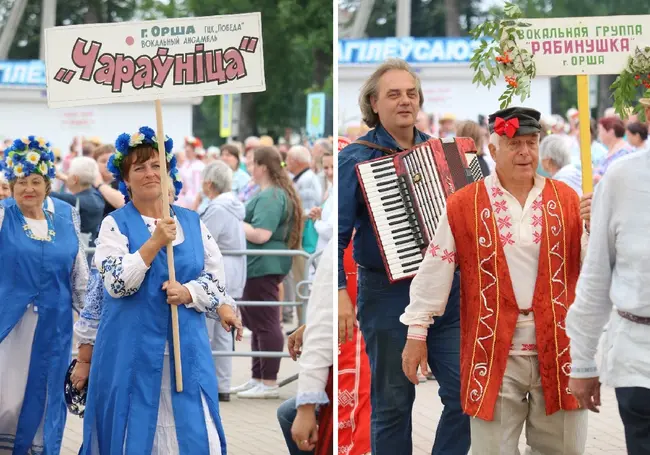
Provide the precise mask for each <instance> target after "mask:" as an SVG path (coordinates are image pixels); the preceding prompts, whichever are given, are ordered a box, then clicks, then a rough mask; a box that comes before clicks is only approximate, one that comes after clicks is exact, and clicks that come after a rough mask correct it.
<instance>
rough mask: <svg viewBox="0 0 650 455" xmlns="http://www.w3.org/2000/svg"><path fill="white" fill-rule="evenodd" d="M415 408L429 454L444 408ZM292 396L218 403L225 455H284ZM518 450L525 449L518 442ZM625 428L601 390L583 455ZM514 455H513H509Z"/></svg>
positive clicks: (615, 442) (69, 436)
mask: <svg viewBox="0 0 650 455" xmlns="http://www.w3.org/2000/svg"><path fill="white" fill-rule="evenodd" d="M249 346H250V345H249V339H244V341H243V342H241V343H238V346H237V349H238V350H239V351H247V350H249ZM249 368H250V359H249V358H242V357H235V358H234V360H233V384H239V383H241V382H244V381H246V380H247V379H248V377H249V374H250V370H249ZM296 372H297V365H296V364H295V363H294V362H292V361H291V360H290V359H283V360H282V364H281V368H280V378H281V379H283V378H286V377H289V376H291V375H293V374H295V373H296ZM416 390H417V398H416V401H415V408H414V411H413V412H414V414H413V415H414V426H413V445H414V449H413V454H414V455H426V454H429V453H431V445H432V443H433V438H434V434H435V428H436V425H437V423H438V419H439V417H440V412H441V409H442V406H441V404H440V399H439V398H438V384H437V382H435V381H427V382H425V383H424V384H421V385H419V386H418V387H417V388H416ZM295 393H296V383H295V382H294V383H291V384H289V385H288V386H286V387H284V388H282V389H281V393H280V396H281V398H280V400H238V399H237V398H235V397H234V396H233V400H232V401H231V402H230V403H221V416H222V421H223V425H224V427H225V430H226V435H227V437H228V446H229V450H228V453H229V455H250V454H256V455H283V454H286V453H287V451H286V446H285V444H284V439H283V437H282V434H281V432H280V427H279V426H278V423H277V420H276V409H277V407H278V406H279V405H280V404H281V403H282V401H284V400H285V399H288V398H291V397H292V396H294V395H295ZM81 435H82V425H81V420H80V419H79V418H78V417H75V416H70V417H69V418H68V425H67V428H66V433H65V437H64V441H63V450H62V451H61V455H76V454H77V453H78V450H79V446H80V445H81V439H82V436H81ZM521 442H522V444H521V446H520V449H521V450H522V453H523V450H524V449H525V440H524V439H523V437H522V441H521ZM625 453H626V450H625V438H624V435H623V425H622V423H621V420H620V417H619V415H618V410H617V407H616V399H615V397H614V391H613V390H612V389H609V388H605V389H603V407H602V408H601V412H600V414H593V413H590V414H589V435H588V440H587V450H586V452H585V455H605V454H608V455H625ZM513 455H514V454H513Z"/></svg>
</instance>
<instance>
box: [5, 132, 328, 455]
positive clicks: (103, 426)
mask: <svg viewBox="0 0 650 455" xmlns="http://www.w3.org/2000/svg"><path fill="white" fill-rule="evenodd" d="M75 144H78V141H75V142H74V144H73V146H71V153H69V154H68V155H66V156H64V157H61V154H60V151H58V150H56V151H55V149H54V148H53V147H52V146H51V145H50V144H49V143H48V142H47V140H46V139H43V138H40V137H38V136H28V137H21V138H18V139H15V140H12V141H6V142H5V143H4V144H3V147H2V149H3V150H2V152H1V153H0V163H1V164H0V245H1V248H2V251H3V259H4V260H7V261H11V262H12V263H15V264H16V267H15V269H14V270H15V272H13V273H10V274H3V276H2V278H1V279H0V296H2V298H3V300H4V301H7V302H9V303H8V307H7V308H8V309H7V310H6V311H5V310H3V312H2V313H1V314H0V369H2V370H3V371H9V372H11V374H7V375H4V374H3V375H2V379H0V441H2V444H0V446H1V448H0V452H1V451H2V450H5V449H6V450H9V453H11V452H12V451H17V452H14V453H27V452H29V453H32V452H33V453H41V451H43V450H45V451H46V452H47V453H58V452H59V450H60V448H61V443H62V437H63V428H64V425H65V420H66V413H67V412H68V410H69V411H70V412H73V413H77V414H82V415H83V416H84V440H83V446H82V449H81V452H80V453H84V454H97V453H109V452H113V451H114V449H115V447H121V446H124V447H125V448H126V450H127V452H129V453H130V451H134V453H135V452H138V453H156V454H174V453H177V454H178V453H206V454H208V453H209V454H217V453H219V454H222V453H223V454H225V453H226V435H227V431H224V426H227V425H222V424H221V418H220V416H219V407H218V402H220V401H221V402H224V401H230V400H231V394H236V396H237V397H238V398H240V399H246V398H247V399H260V398H264V399H266V398H279V396H280V395H279V389H278V386H277V376H278V372H279V369H280V360H281V359H280V357H275V358H274V357H261V358H259V357H254V358H253V359H252V365H251V379H250V380H249V381H248V382H247V383H245V384H242V385H232V384H231V376H232V357H229V356H223V355H221V356H216V357H214V358H213V356H212V354H211V351H221V352H223V351H226V352H229V351H230V352H231V351H233V349H234V343H235V340H242V337H243V336H244V335H246V334H247V335H249V336H250V338H251V350H252V351H273V352H278V353H279V352H282V351H283V350H284V349H283V348H284V334H283V333H282V323H284V324H288V325H291V324H293V323H294V317H295V316H296V315H294V314H293V308H292V307H286V308H288V311H285V312H281V310H280V308H281V307H279V306H277V305H275V306H255V307H247V306H238V305H237V301H238V300H244V301H257V302H278V301H289V300H294V301H299V300H300V298H299V297H298V295H297V293H296V290H295V289H296V287H297V286H298V285H299V284H300V283H301V282H305V281H307V282H310V281H311V280H312V279H315V276H314V274H317V276H320V280H321V281H323V283H321V288H322V287H323V286H324V285H325V284H326V283H325V281H324V277H326V276H327V272H326V271H323V270H321V269H327V267H320V264H321V262H320V261H317V262H318V264H319V266H318V267H316V265H315V264H313V265H312V267H311V270H306V263H307V261H306V260H305V255H304V254H303V255H298V256H291V255H284V256H282V255H281V256H273V255H256V254H255V251H254V250H281V251H280V252H282V251H287V250H294V251H299V252H300V251H303V252H306V253H307V254H315V253H319V254H320V253H323V257H325V258H327V257H328V256H329V261H330V262H332V261H333V259H332V256H331V254H327V246H328V245H329V244H330V243H331V242H330V239H331V237H332V232H333V226H332V200H333V199H332V198H333V197H334V187H333V186H332V182H333V171H334V170H333V152H332V141H331V139H320V140H317V141H316V142H315V143H313V144H306V145H303V144H296V145H292V146H287V145H286V144H284V143H281V144H277V145H276V144H274V141H273V139H272V138H271V137H268V136H263V137H249V138H247V139H246V140H245V141H244V142H243V143H239V142H228V143H227V144H225V145H223V146H221V147H220V148H216V147H209V148H208V150H207V152H206V150H205V149H204V147H203V144H202V143H201V140H200V139H198V138H196V137H186V138H185V139H184V141H183V143H182V146H183V148H182V149H176V148H174V145H173V141H172V140H171V139H169V138H166V141H165V151H164V153H165V158H166V163H167V164H166V172H161V165H160V159H159V150H158V143H157V140H156V139H155V132H154V131H153V130H152V129H151V128H148V127H141V128H139V129H138V130H137V131H136V132H135V133H133V134H126V133H125V134H122V135H120V136H118V137H117V139H116V140H115V141H114V142H110V141H107V142H105V143H103V142H101V141H99V140H97V139H96V138H92V139H85V140H83V141H82V142H81V147H80V148H79V149H78V150H77V149H75V147H74V145H75ZM160 153H162V152H160ZM165 175H167V177H165ZM163 188H168V189H169V196H170V199H169V201H170V204H172V205H171V207H170V211H169V213H166V212H165V211H164V208H163V203H162V198H161V194H162V191H163ZM23 232H24V235H23V234H22V233H23ZM170 244H171V245H173V251H174V265H175V267H174V268H175V278H174V279H171V278H170V277H171V273H170V271H169V270H168V264H167V257H166V255H165V248H166V247H167V246H168V245H170ZM243 250H248V251H250V253H249V254H248V255H242V254H241V253H238V254H228V252H229V251H239V252H241V251H243ZM55 264H56V266H54V265H55ZM330 270H331V269H330ZM329 275H331V273H330V274H329ZM16 283H21V284H20V285H19V286H18V285H16ZM329 283H330V295H329V298H328V297H327V295H326V294H324V292H325V291H324V290H322V289H321V288H317V287H315V288H314V292H313V295H312V298H311V300H310V304H311V305H313V306H314V307H315V308H319V306H320V307H321V308H322V305H323V302H322V300H323V299H328V300H327V301H328V302H329V303H330V305H329V306H330V307H331V300H332V297H331V277H330V279H329ZM118 302H119V304H114V303H118ZM312 302H313V304H312ZM168 305H173V306H176V307H177V308H178V320H179V326H180V328H181V334H182V335H181V337H182V342H181V348H180V354H181V359H182V365H181V371H183V377H182V379H183V381H182V382H183V385H182V387H183V389H184V391H183V393H175V391H176V388H177V380H178V379H179V378H177V377H176V375H175V373H174V372H175V366H174V362H173V359H174V355H173V352H174V350H173V349H172V340H173V337H172V334H171V332H172V329H171V326H170V313H169V311H161V309H162V308H166V307H167V306H168ZM73 310H74V311H76V312H77V313H79V315H78V317H75V321H76V322H74V327H73V325H72V322H73V317H72V315H73ZM302 313H303V312H302V308H301V307H298V311H297V316H298V325H297V326H294V327H293V328H292V330H291V331H290V333H293V334H294V336H293V337H292V338H291V342H292V343H293V344H294V347H296V346H295V342H296V340H297V338H298V337H299V347H300V346H303V345H304V349H305V355H304V356H303V358H301V375H300V380H299V388H298V395H297V397H296V398H295V399H294V401H293V403H294V408H295V409H297V411H294V412H296V413H297V416H293V418H292V419H291V422H293V421H294V420H295V426H296V429H295V431H294V434H292V433H291V425H290V426H289V432H288V433H287V434H286V436H287V438H288V439H287V444H293V445H295V444H300V445H303V446H304V448H305V449H306V448H311V449H314V448H315V447H316V441H317V438H315V437H312V436H311V435H310V432H311V430H312V429H311V428H310V426H309V425H308V424H305V422H309V419H310V416H311V419H312V420H314V419H315V418H316V413H317V412H318V413H319V418H323V417H324V416H325V415H326V414H327V413H328V412H327V409H328V408H327V406H326V405H327V403H330V402H331V399H332V395H331V391H330V393H329V394H327V387H326V386H327V370H328V369H331V364H332V362H333V361H332V358H331V356H330V358H329V360H328V361H329V365H327V364H326V366H327V367H328V368H325V383H323V384H321V383H320V382H318V381H316V383H315V384H314V382H313V381H312V382H310V380H309V379H308V378H309V377H311V376H312V372H313V371H314V370H318V369H319V368H320V369H321V370H322V368H323V367H322V365H321V363H322V362H320V363H319V362H318V355H319V354H320V350H321V349H322V347H320V348H316V347H315V346H318V343H319V341H318V340H319V338H320V344H322V343H323V333H322V329H321V328H320V326H321V325H322V324H321V322H322V321H321V319H319V318H321V317H322V314H321V312H320V311H317V312H316V313H314V311H312V310H310V311H309V312H308V313H309V314H307V315H304V314H302ZM310 314H311V316H310ZM330 314H331V313H330ZM330 319H331V318H330ZM310 321H316V322H314V323H310ZM201 325H204V326H207V331H206V330H204V329H203V330H202V329H200V326H201ZM306 326H307V327H311V330H310V329H307V330H305V327H306ZM294 332H295V333H294ZM305 332H306V333H305ZM206 333H207V337H206V336H204V335H205V334H206ZM310 333H311V335H310ZM303 338H304V341H303ZM309 340H315V341H309ZM73 341H74V343H73ZM331 343H332V340H331V334H330V340H329V346H330V347H331ZM73 344H74V346H75V347H76V348H77V349H78V355H77V357H76V359H75V360H73V361H72V363H71V352H72V347H73ZM314 351H315V352H316V354H313V353H311V352H314ZM330 351H331V349H330ZM30 353H31V354H30ZM308 353H309V354H308ZM17 356H18V357H20V361H19V362H16V361H15V360H16V357H17ZM52 359H56V361H52ZM164 359H167V360H164ZM303 359H304V361H303ZM326 363H327V362H326ZM330 373H331V371H330ZM330 376H331V374H330ZM64 384H65V387H64ZM330 389H331V384H330ZM23 392H24V393H23ZM316 392H320V393H316ZM152 396H156V397H159V399H156V400H151V397H152ZM330 415H331V414H330ZM179 416H184V417H183V419H182V420H180V419H179ZM281 423H282V421H281ZM325 427H327V425H325ZM330 427H331V421H330ZM283 429H284V428H283ZM305 432H306V436H303V434H305ZM330 433H331V432H330ZM329 439H330V441H331V434H330V435H329ZM321 441H322V442H321V443H320V444H319V450H320V451H322V452H319V453H327V444H326V443H327V435H325V436H323V437H322V438H321ZM323 447H325V449H324V448H323ZM323 450H325V451H323ZM329 450H330V451H331V442H330V447H329Z"/></svg>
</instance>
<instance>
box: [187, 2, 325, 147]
mask: <svg viewBox="0 0 650 455" xmlns="http://www.w3.org/2000/svg"><path fill="white" fill-rule="evenodd" d="M186 3H187V6H188V9H189V10H190V11H191V13H192V14H194V15H196V16H210V15H219V14H236V13H244V12H251V11H256V12H257V11H259V12H261V13H262V33H263V41H264V66H265V75H266V91H265V92H263V93H255V94H244V95H242V113H241V119H240V136H241V137H245V136H248V135H250V134H270V135H272V136H274V137H277V136H282V135H284V129H285V128H293V129H294V130H299V129H300V128H302V127H304V124H305V116H306V103H307V101H306V99H307V94H308V93H310V92H315V91H325V92H326V93H327V94H328V95H329V96H330V97H331V95H332V85H333V84H332V63H333V46H332V39H333V14H332V8H331V6H330V5H329V4H328V3H326V2H323V1H322V0H219V1H216V0H187V2H186ZM219 103H220V101H219V98H218V97H211V98H206V99H205V100H204V102H203V103H202V104H201V106H200V107H198V108H197V109H196V110H195V117H194V119H195V133H196V134H197V135H199V137H202V138H203V139H204V142H207V143H217V142H220V140H219V138H218V135H219V129H218V125H219Z"/></svg>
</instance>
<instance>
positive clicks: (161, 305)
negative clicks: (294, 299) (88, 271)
mask: <svg viewBox="0 0 650 455" xmlns="http://www.w3.org/2000/svg"><path fill="white" fill-rule="evenodd" d="M173 210H174V212H175V215H176V216H175V218H176V223H177V238H176V240H175V241H174V261H175V269H176V279H177V281H179V282H180V283H184V285H185V286H186V287H187V288H188V289H189V290H190V294H191V295H192V303H191V304H188V305H180V306H179V307H178V313H179V326H180V339H181V358H182V362H183V386H184V390H183V392H182V393H177V392H176V386H175V378H174V374H173V372H174V366H173V356H170V355H169V353H170V351H171V345H172V335H171V310H170V307H169V305H168V304H167V303H166V293H165V292H164V291H162V289H161V287H162V284H163V282H165V281H166V280H167V279H168V278H169V275H168V270H167V255H166V251H165V250H164V249H163V250H161V251H160V252H159V253H158V255H157V256H156V258H155V259H154V261H153V262H152V264H151V266H150V267H147V266H146V265H145V264H144V262H143V260H142V258H141V256H140V254H139V252H138V250H139V249H140V247H141V246H142V245H143V244H144V243H145V242H146V241H147V240H148V239H149V238H150V237H151V233H152V232H153V231H154V229H155V220H154V219H152V218H147V217H144V216H141V215H140V213H139V212H138V211H137V209H136V208H135V206H134V205H133V204H132V203H128V204H127V205H126V206H124V207H123V208H121V209H119V210H117V211H115V212H112V213H111V215H109V216H108V217H106V218H105V220H104V222H103V223H102V227H101V229H100V234H99V237H98V246H97V251H96V256H95V264H96V265H97V266H98V269H99V272H100V274H101V277H102V279H103V284H104V288H105V291H104V293H103V296H102V298H99V295H95V293H93V291H92V289H91V294H92V295H89V300H88V305H89V307H88V309H87V310H84V312H83V313H82V318H81V320H80V321H79V322H78V323H77V324H76V326H75V330H76V332H77V334H78V335H79V336H80V342H81V343H86V342H88V343H93V340H94V345H95V347H94V350H93V356H92V361H91V370H90V377H89V390H88V396H87V402H86V412H85V415H84V442H83V452H82V453H83V454H86V455H90V454H93V455H96V454H100V453H101V454H105V453H106V454H114V453H127V454H131V453H138V454H140V453H142V454H158V455H163V454H165V455H174V454H179V455H185V454H187V455H190V454H191V455H194V454H196V455H219V454H226V441H225V436H224V433H223V428H222V426H221V419H220V417H219V404H218V395H217V380H216V373H215V368H214V363H213V362H212V356H211V352H210V343H209V339H208V333H207V328H206V314H210V315H214V314H216V313H215V312H216V309H217V307H218V306H219V305H221V304H224V303H227V304H230V305H233V306H234V302H233V301H232V299H231V298H230V297H229V296H228V295H227V294H226V292H225V288H224V286H223V285H222V283H224V282H225V279H224V270H223V260H222V256H221V253H220V251H219V248H218V246H217V244H216V242H214V239H213V238H212V236H211V235H210V234H209V232H208V231H207V228H205V226H204V225H203V224H202V223H201V222H200V220H199V218H198V215H197V214H196V213H195V212H192V211H189V210H186V209H183V208H180V207H177V206H174V207H173ZM95 284H97V283H96V282H95ZM96 287H97V286H93V289H94V288H96ZM91 296H94V297H92V298H90V297H91ZM93 308H94V309H93Z"/></svg>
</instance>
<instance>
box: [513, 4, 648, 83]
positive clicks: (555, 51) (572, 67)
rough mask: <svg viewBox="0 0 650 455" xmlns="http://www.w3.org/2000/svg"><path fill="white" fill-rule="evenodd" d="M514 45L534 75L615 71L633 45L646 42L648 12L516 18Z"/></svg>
mask: <svg viewBox="0 0 650 455" xmlns="http://www.w3.org/2000/svg"><path fill="white" fill-rule="evenodd" d="M520 21H521V22H524V23H526V24H530V27H521V28H519V29H518V31H517V32H518V39H517V46H519V47H520V48H521V49H525V50H527V51H528V52H530V53H531V54H532V55H533V61H534V62H535V68H536V69H537V75H538V76H574V75H579V74H618V73H620V72H621V71H623V69H625V67H626V65H627V62H628V58H629V57H630V56H631V55H632V54H634V51H635V50H636V48H637V47H638V48H640V49H645V47H646V46H650V16H605V17H567V18H552V19H520ZM515 65H516V62H515Z"/></svg>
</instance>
